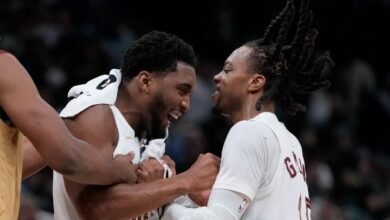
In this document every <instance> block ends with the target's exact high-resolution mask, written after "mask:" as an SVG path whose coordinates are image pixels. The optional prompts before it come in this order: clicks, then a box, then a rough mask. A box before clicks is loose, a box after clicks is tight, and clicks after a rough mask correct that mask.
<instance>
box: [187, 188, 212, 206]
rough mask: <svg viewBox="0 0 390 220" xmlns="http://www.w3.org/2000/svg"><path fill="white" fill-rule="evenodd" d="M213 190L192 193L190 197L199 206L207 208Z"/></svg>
mask: <svg viewBox="0 0 390 220" xmlns="http://www.w3.org/2000/svg"><path fill="white" fill-rule="evenodd" d="M210 193H211V189H206V190H203V191H201V192H198V193H190V194H188V197H190V199H191V200H192V201H194V202H195V203H196V204H198V205H199V206H207V203H208V202H209V198H210Z"/></svg>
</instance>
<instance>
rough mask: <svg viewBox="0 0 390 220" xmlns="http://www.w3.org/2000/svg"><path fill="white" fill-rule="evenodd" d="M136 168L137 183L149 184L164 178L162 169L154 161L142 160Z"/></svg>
mask: <svg viewBox="0 0 390 220" xmlns="http://www.w3.org/2000/svg"><path fill="white" fill-rule="evenodd" d="M138 166H139V168H138V169H137V174H138V182H150V181H153V180H157V179H162V178H163V177H164V167H163V165H162V164H161V163H160V162H159V161H157V160H155V159H150V160H144V161H142V162H141V163H139V165H138Z"/></svg>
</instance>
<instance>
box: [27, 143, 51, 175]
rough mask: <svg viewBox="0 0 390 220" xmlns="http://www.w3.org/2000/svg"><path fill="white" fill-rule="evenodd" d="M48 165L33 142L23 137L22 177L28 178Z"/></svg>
mask: <svg viewBox="0 0 390 220" xmlns="http://www.w3.org/2000/svg"><path fill="white" fill-rule="evenodd" d="M45 166H46V163H45V161H44V160H43V158H42V157H41V155H40V154H39V153H38V152H37V150H36V149H35V148H34V146H33V145H32V143H31V142H30V141H29V140H28V139H27V138H26V137H24V138H23V172H22V179H23V180H24V179H26V178H28V177H30V176H32V175H34V174H35V173H37V172H39V171H40V170H41V169H43V168H44V167H45Z"/></svg>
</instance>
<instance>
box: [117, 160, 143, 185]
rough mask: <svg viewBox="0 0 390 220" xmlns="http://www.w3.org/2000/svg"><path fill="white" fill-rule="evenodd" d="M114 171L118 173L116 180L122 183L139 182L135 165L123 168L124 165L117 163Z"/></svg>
mask: <svg viewBox="0 0 390 220" xmlns="http://www.w3.org/2000/svg"><path fill="white" fill-rule="evenodd" d="M113 170H116V171H117V172H116V173H115V178H116V179H118V181H119V182H120V183H131V184H135V183H136V182H137V179H138V176H137V174H136V173H135V170H136V169H135V165H133V164H130V163H129V165H128V166H123V163H119V162H116V163H115V167H114V169H113Z"/></svg>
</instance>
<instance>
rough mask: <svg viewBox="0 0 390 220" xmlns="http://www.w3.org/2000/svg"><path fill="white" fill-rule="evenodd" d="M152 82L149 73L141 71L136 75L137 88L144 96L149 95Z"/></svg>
mask: <svg viewBox="0 0 390 220" xmlns="http://www.w3.org/2000/svg"><path fill="white" fill-rule="evenodd" d="M152 82H153V76H152V74H151V73H150V72H148V71H145V70H143V71H141V72H139V73H138V76H137V84H138V87H139V88H140V89H141V90H142V91H144V92H145V93H146V94H149V93H150V91H151V87H152Z"/></svg>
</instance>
